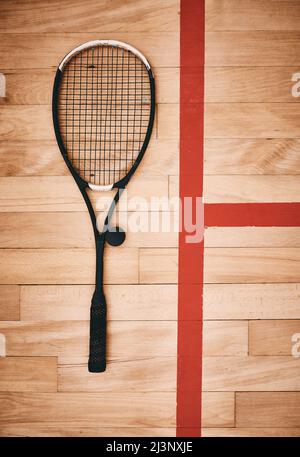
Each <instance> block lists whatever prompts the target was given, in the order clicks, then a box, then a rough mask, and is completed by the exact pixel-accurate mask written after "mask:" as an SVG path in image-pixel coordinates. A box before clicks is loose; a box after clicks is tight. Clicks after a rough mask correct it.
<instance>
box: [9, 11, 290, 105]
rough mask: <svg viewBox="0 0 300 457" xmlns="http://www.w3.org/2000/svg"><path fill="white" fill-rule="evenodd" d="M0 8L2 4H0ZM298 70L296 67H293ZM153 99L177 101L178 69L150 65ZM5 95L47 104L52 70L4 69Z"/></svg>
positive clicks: (22, 101)
mask: <svg viewBox="0 0 300 457" xmlns="http://www.w3.org/2000/svg"><path fill="white" fill-rule="evenodd" d="M0 7H1V5H0ZM295 71H297V70H295ZM153 73H154V76H155V89H156V93H155V96H156V102H157V103H179V69H178V68H176V67H158V68H153ZM3 74H4V76H5V79H6V94H5V97H3V98H1V99H0V104H3V105H9V106H10V105H50V104H51V103H52V90H53V82H54V77H55V70H54V69H53V68H51V69H50V68H49V69H29V70H26V69H22V70H5V71H4V73H3Z"/></svg>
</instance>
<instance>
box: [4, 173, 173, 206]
mask: <svg viewBox="0 0 300 457" xmlns="http://www.w3.org/2000/svg"><path fill="white" fill-rule="evenodd" d="M141 186H142V189H143V194H142V196H141ZM154 189H155V192H154ZM0 193H1V195H2V199H0V211H1V212H25V211H29V212H32V211H38V212H39V211H52V212H53V211H54V212H56V211H87V209H86V206H85V203H84V201H83V198H82V196H81V193H80V191H79V189H78V187H77V185H76V183H75V181H74V179H73V177H72V176H32V177H29V176H26V177H5V178H3V177H2V178H0ZM114 194H115V191H110V192H99V193H98V192H93V191H90V193H89V195H90V198H91V200H92V203H93V205H94V207H95V209H98V210H99V211H100V210H101V208H102V209H106V210H107V206H108V205H110V203H111V201H112V198H113V196H114ZM126 195H127V202H128V205H125V203H126V202H125V201H124V199H125V195H124V196H123V198H122V200H121V201H122V204H123V205H125V209H126V210H129V211H135V210H136V209H139V208H140V207H141V205H143V204H145V203H146V205H147V202H148V203H149V201H150V200H151V198H153V197H156V198H160V197H167V196H168V178H167V176H148V177H147V176H143V177H140V178H138V174H137V175H136V176H135V177H134V179H133V180H132V182H131V183H130V185H129V186H128V191H127V193H126ZM120 203H121V202H120ZM147 209H148V207H147Z"/></svg>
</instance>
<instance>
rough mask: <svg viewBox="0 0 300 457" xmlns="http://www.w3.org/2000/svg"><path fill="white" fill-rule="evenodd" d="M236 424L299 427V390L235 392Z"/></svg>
mask: <svg viewBox="0 0 300 457" xmlns="http://www.w3.org/2000/svg"><path fill="white" fill-rule="evenodd" d="M275 411H276V413H274V412H275ZM236 426H237V427H246V428H247V427H269V428H272V427H281V428H286V427H295V428H297V427H298V428H299V427H300V392H241V393H239V392H237V393H236Z"/></svg>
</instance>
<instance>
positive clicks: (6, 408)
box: [0, 392, 176, 428]
mask: <svg viewBox="0 0 300 457" xmlns="http://www.w3.org/2000/svg"><path fill="white" fill-rule="evenodd" d="M175 397H176V396H175V393H172V392H163V393H159V392H155V393H152V392H147V393H128V394H127V395H124V393H118V392H111V393H110V394H108V393H47V394H43V393H31V394H24V393H19V394H17V393H15V394H11V393H5V394H4V393H3V394H0V400H1V413H0V421H1V422H4V423H5V424H10V423H22V422H25V423H26V422H28V421H29V422H30V421H32V422H46V421H49V422H71V423H72V422H73V421H74V418H76V421H78V422H80V421H82V422H85V423H86V425H88V423H91V425H93V426H94V424H95V423H97V427H108V428H110V427H140V426H143V427H146V428H147V427H174V426H175V403H176V399H175ZM120 411H122V414H120Z"/></svg>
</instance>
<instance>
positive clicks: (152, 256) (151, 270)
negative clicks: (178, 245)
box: [139, 248, 178, 284]
mask: <svg viewBox="0 0 300 457" xmlns="http://www.w3.org/2000/svg"><path fill="white" fill-rule="evenodd" d="M177 275H178V252H177V249H167V248H165V249H140V250H139V282H140V283H141V284H151V283H157V284H164V283H176V281H177Z"/></svg>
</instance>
